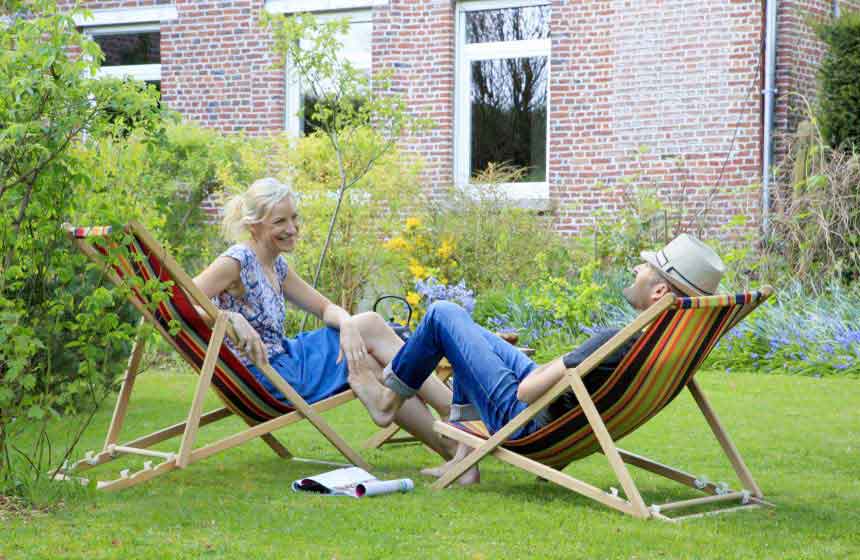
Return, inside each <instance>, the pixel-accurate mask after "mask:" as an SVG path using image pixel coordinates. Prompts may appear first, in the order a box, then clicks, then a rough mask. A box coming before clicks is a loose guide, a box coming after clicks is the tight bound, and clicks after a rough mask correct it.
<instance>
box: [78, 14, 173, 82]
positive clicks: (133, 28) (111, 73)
mask: <svg viewBox="0 0 860 560" xmlns="http://www.w3.org/2000/svg"><path fill="white" fill-rule="evenodd" d="M177 17H178V14H177V12H176V6H173V5H164V6H149V7H145V8H115V9H104V10H92V11H91V12H90V13H89V14H75V16H74V20H75V24H76V25H78V26H79V27H81V30H82V31H83V32H84V33H86V34H87V35H89V36H90V37H91V38H93V37H98V36H100V35H102V36H103V35H124V34H129V33H152V32H158V33H161V23H162V22H165V21H170V20H174V19H176V18H177ZM97 76H98V77H99V78H132V79H135V80H140V81H143V82H160V81H161V64H130V65H123V66H108V67H102V68H100V69H99V71H98V74H97Z"/></svg>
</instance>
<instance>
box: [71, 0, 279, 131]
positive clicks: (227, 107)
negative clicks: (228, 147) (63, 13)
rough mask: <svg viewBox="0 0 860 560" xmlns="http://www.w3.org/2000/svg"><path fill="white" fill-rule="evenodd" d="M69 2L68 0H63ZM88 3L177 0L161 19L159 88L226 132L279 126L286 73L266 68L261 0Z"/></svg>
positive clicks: (170, 102)
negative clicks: (171, 16)
mask: <svg viewBox="0 0 860 560" xmlns="http://www.w3.org/2000/svg"><path fill="white" fill-rule="evenodd" d="M67 3H68V4H71V2H67ZM84 4H85V5H86V7H87V8H88V9H91V10H95V9H103V8H130V7H143V6H152V5H156V4H175V5H176V10H177V14H178V18H177V19H175V20H173V21H170V22H165V23H163V24H162V26H161V79H162V82H161V94H162V99H163V101H164V102H165V103H166V104H167V106H169V107H170V108H171V109H174V110H177V111H179V112H180V113H182V114H183V115H184V116H185V117H187V118H189V119H191V120H195V121H198V122H201V123H203V124H204V125H206V126H211V127H214V128H218V129H220V130H222V131H225V132H240V131H243V132H245V133H247V134H252V135H254V134H266V133H272V132H279V131H282V130H283V128H284V88H285V83H284V73H283V72H281V71H274V70H271V69H270V67H271V65H272V63H273V62H274V57H273V55H272V54H271V48H270V47H271V38H270V37H269V35H268V34H267V33H265V32H264V31H263V30H262V29H261V28H260V27H259V25H258V21H259V15H260V12H261V10H262V7H263V4H264V3H263V0H175V1H167V0H149V1H147V0H137V1H100V0H94V1H92V0H91V1H88V2H84Z"/></svg>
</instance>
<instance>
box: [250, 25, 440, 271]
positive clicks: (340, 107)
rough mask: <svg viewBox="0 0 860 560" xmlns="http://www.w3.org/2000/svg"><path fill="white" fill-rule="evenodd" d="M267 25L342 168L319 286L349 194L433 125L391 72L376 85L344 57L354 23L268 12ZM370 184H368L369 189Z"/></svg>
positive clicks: (338, 173)
mask: <svg viewBox="0 0 860 560" xmlns="http://www.w3.org/2000/svg"><path fill="white" fill-rule="evenodd" d="M261 23H262V25H263V26H265V27H267V28H269V29H271V32H272V35H273V37H274V44H273V49H274V52H275V54H276V55H277V56H278V57H279V61H278V66H280V67H286V66H287V65H289V67H290V68H291V71H292V72H293V73H294V74H295V76H296V78H298V81H299V82H300V83H301V84H302V87H303V88H304V89H305V91H308V92H309V93H310V96H309V97H310V99H312V100H313V101H314V102H313V104H312V106H311V107H310V108H308V107H305V109H304V110H305V111H308V112H310V115H308V116H309V118H310V120H311V121H312V122H313V123H314V124H315V126H316V127H317V134H319V135H320V136H321V137H322V138H325V139H326V140H327V141H328V143H329V147H330V148H331V155H332V157H333V160H334V161H335V162H336V164H337V165H336V167H335V171H336V173H335V174H333V175H332V176H331V177H332V179H333V180H331V181H330V182H329V183H328V184H327V187H328V189H329V190H330V191H331V192H333V193H336V197H335V198H336V203H335V205H334V207H333V211H332V214H331V216H332V217H331V221H330V224H329V227H328V233H327V235H326V237H325V242H324V243H323V244H322V251H321V252H320V255H319V261H318V263H317V268H316V272H315V273H314V279H313V285H314V286H315V287H316V286H317V285H318V282H319V278H320V274H321V272H322V266H323V263H324V261H325V257H326V254H327V252H328V248H329V246H330V244H331V241H332V239H333V237H334V234H335V232H334V229H335V225H336V223H337V219H338V214H339V212H340V208H341V204H342V202H343V201H344V199H345V196H346V194H347V190H348V189H350V188H352V187H357V186H358V185H359V183H361V182H362V180H363V179H364V177H365V176H366V175H367V174H368V173H369V172H370V171H371V170H372V169H373V168H374V166H375V165H376V164H377V163H378V162H379V161H380V160H381V158H383V157H384V156H386V155H390V154H391V153H392V152H393V151H394V148H395V145H396V143H397V141H398V140H399V139H400V138H401V137H402V136H403V135H405V134H407V133H417V132H420V131H422V130H424V129H426V128H427V127H428V126H429V122H428V121H426V120H421V119H417V118H415V117H413V116H412V115H411V114H410V113H409V112H407V109H406V103H405V101H404V99H403V98H402V97H401V96H400V95H397V94H395V93H393V90H392V83H391V75H392V72H391V71H390V70H388V71H385V72H381V73H378V74H376V75H374V76H373V77H372V81H371V76H368V75H366V74H365V73H363V72H362V71H360V70H359V69H357V68H355V66H353V65H352V63H351V62H350V61H349V60H348V59H347V58H346V57H343V56H341V48H340V47H341V43H340V39H339V36H340V35H342V34H344V33H345V32H346V30H347V27H348V25H349V23H348V20H346V19H340V20H332V21H328V22H324V21H319V20H317V19H316V17H314V16H313V14H307V13H305V14H298V15H296V16H293V17H282V16H270V15H267V14H265V12H264V17H263V19H262V21H261ZM371 131H372V133H371ZM370 186H371V183H368V182H365V183H364V189H367V188H369V187H370ZM364 195H365V193H359V194H358V195H357V196H359V197H362V196H364ZM342 249H343V248H342Z"/></svg>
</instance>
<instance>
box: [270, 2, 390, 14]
mask: <svg viewBox="0 0 860 560" xmlns="http://www.w3.org/2000/svg"><path fill="white" fill-rule="evenodd" d="M387 5H388V0H316V1H315V2H313V6H311V7H310V8H308V0H267V1H266V8H265V9H266V11H267V12H269V13H270V14H296V13H299V12H329V11H344V10H358V9H363V8H375V7H377V6H387Z"/></svg>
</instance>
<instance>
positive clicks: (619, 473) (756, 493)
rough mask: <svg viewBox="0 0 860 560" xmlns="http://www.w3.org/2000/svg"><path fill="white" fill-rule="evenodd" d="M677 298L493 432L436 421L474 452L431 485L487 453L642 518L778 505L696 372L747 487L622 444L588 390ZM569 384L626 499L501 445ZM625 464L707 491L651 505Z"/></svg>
mask: <svg viewBox="0 0 860 560" xmlns="http://www.w3.org/2000/svg"><path fill="white" fill-rule="evenodd" d="M760 292H761V293H762V296H763V297H762V300H761V301H764V300H765V299H767V297H769V296H770V295H771V294H772V293H773V289H772V288H770V287H769V286H766V287H764V288H763V289H762V290H760ZM675 301H676V298H675V296H674V295H672V294H667V295H666V296H664V297H663V298H662V299H660V301H658V302H657V303H655V304H654V305H653V306H651V307H650V308H649V309H647V310H646V311H644V312H642V313H641V314H640V315H639V316H638V317H637V318H636V319H634V320H633V321H632V322H631V323H630V324H629V325H627V326H626V327H625V328H623V329H622V330H621V331H619V332H618V333H617V334H616V335H615V336H613V337H612V338H611V339H610V340H608V341H607V342H606V343H605V344H604V345H603V346H601V347H600V348H599V349H598V350H597V351H595V352H594V353H593V354H592V355H590V356H589V357H588V358H587V359H586V360H584V361H583V362H582V363H581V364H580V365H579V366H577V367H576V368H571V369H569V370H568V371H567V374H566V376H565V377H564V378H563V379H562V380H561V381H559V382H558V383H557V384H556V385H554V386H553V387H552V388H551V389H550V390H549V391H547V392H546V393H545V394H544V395H543V396H541V397H540V398H539V399H537V400H536V401H535V402H533V403H532V404H531V405H530V406H529V407H528V408H526V409H525V410H523V411H522V412H521V413H520V414H518V415H517V416H516V417H515V418H514V419H512V420H511V421H510V422H509V423H508V424H506V425H505V426H504V427H502V428H501V429H500V430H499V431H497V432H496V433H495V434H493V435H492V436H491V437H488V438H487V439H483V438H481V437H478V436H475V435H472V434H469V433H467V432H465V431H463V430H460V429H458V428H456V427H454V426H451V425H450V424H448V423H446V422H441V421H437V422H436V423H435V424H434V429H435V430H436V431H437V432H439V433H441V434H442V435H445V436H447V437H450V438H452V439H455V440H457V441H459V442H462V443H465V444H466V445H468V446H469V447H471V448H472V452H471V453H469V454H468V455H467V456H466V457H465V458H464V459H463V461H461V462H460V463H458V464H457V465H456V466H454V467H453V468H452V469H451V470H450V471H448V472H447V473H446V474H445V475H444V476H442V477H441V478H440V479H439V480H438V481H436V482H435V483H434V484H433V486H432V487H433V489H435V490H441V489H443V488H445V487H447V486H449V485H450V484H452V483H453V482H454V481H456V480H457V479H458V478H459V477H460V476H461V475H462V474H463V473H465V472H466V471H467V470H468V469H469V468H471V467H472V466H474V465H476V464H477V463H478V462H479V461H481V460H482V459H483V458H485V457H486V456H488V455H493V456H495V457H496V458H498V459H500V460H502V461H504V462H506V463H509V464H511V465H513V466H515V467H519V468H521V469H524V470H526V471H528V472H530V473H533V474H535V475H537V476H538V477H540V478H541V479H544V480H547V481H550V482H553V483H555V484H558V485H560V486H562V487H564V488H567V489H569V490H572V491H574V492H577V493H579V494H582V495H583V496H586V497H588V498H591V499H593V500H596V501H598V502H600V503H602V504H604V505H606V506H609V507H611V508H614V509H616V510H618V511H621V512H623V513H626V514H629V515H632V516H633V517H637V518H642V519H645V518H656V519H661V520H664V521H677V520H680V519H689V518H692V517H699V516H703V515H712V514H716V513H721V512H728V511H736V510H742V509H747V508H753V507H761V506H771V507H772V506H773V504H770V503H769V502H766V501H765V500H764V496H763V494H762V491H761V489H760V488H759V486H758V484H756V482H755V480H754V479H753V476H752V473H751V472H750V470H749V469H748V468H747V466H746V464H745V463H744V460H743V458H742V457H741V455H740V453H739V452H738V449H737V448H736V447H735V445H734V444H733V443H732V441H731V439H730V438H729V435H728V433H727V432H726V430H725V428H723V425H722V423H721V422H720V420H719V419H718V418H717V415H716V413H715V412H714V409H713V408H712V407H711V405H710V403H709V402H708V400H707V399H706V398H705V394H704V392H703V391H702V389H701V387H699V384H698V383H696V381H695V379H693V378H692V377H691V378H690V380H689V382H688V383H687V388H688V390H689V391H690V393H691V394H692V396H693V399H694V400H695V402H696V404H697V405H698V407H699V410H700V411H701V412H702V415H703V416H704V417H705V420H706V421H707V423H708V426H709V427H710V429H711V431H712V432H713V434H714V436H715V438H716V439H717V441H718V442H719V444H720V447H721V448H722V450H723V452H724V453H725V455H726V457H727V458H728V460H729V462H730V463H731V465H732V467H733V469H734V471H735V474H736V475H737V476H738V479H739V480H740V482H741V484H742V486H743V490H740V491H733V490H730V489H728V488H726V487H725V486H721V485H717V484H714V483H712V482H708V481H706V480H700V479H698V478H697V477H696V476H694V475H692V474H689V473H687V472H684V471H682V470H679V469H676V468H673V467H670V466H667V465H664V464H661V463H659V462H657V461H654V460H652V459H649V458H647V457H643V456H640V455H637V454H635V453H631V452H629V451H625V450H623V449H621V448H619V447H618V446H617V445H616V444H615V441H614V440H613V438H612V436H611V435H610V433H609V431H608V430H607V428H606V425H605V424H604V421H603V419H602V418H601V416H600V413H599V412H598V410H597V408H596V406H595V404H594V401H593V400H592V398H591V395H589V393H588V390H587V389H586V387H585V384H584V383H583V381H582V378H583V376H585V375H586V374H588V372H590V371H591V370H593V369H594V368H595V367H596V366H597V365H599V364H600V363H601V362H602V361H603V360H604V359H605V358H606V357H607V356H608V355H610V354H611V353H612V352H614V351H615V350H616V349H618V348H619V347H620V346H621V345H623V344H624V343H625V342H626V341H628V340H629V339H630V338H631V337H633V336H634V335H636V333H639V332H641V331H642V330H643V329H645V328H647V327H648V326H649V325H651V324H652V323H653V322H654V321H655V320H656V319H657V318H658V317H659V316H660V315H661V314H662V313H663V312H664V311H666V310H667V309H669V308H670V307H672V306H673V305H674V304H675ZM455 375H456V373H455ZM568 389H572V390H573V392H574V394H575V395H576V398H577V399H578V401H579V403H580V406H581V407H582V409H583V412H584V413H585V416H586V417H587V419H588V423H589V425H590V427H591V429H592V430H593V432H594V435H595V436H596V438H597V440H598V441H599V443H600V451H601V452H602V453H603V454H604V455H605V456H606V458H607V460H608V462H609V466H610V467H611V469H612V471H613V472H614V474H615V476H616V477H617V479H618V482H619V483H620V485H621V487H622V488H623V490H624V494H625V496H626V499H625V498H623V497H621V496H619V495H618V492H617V490H614V489H613V491H611V492H605V491H603V490H601V489H600V488H598V487H596V486H594V485H591V484H589V483H587V482H584V481H582V480H579V479H577V478H574V477H573V476H571V475H569V474H566V473H564V472H562V471H560V470H557V469H555V468H552V467H550V466H547V465H544V464H542V463H540V462H538V461H535V460H533V459H531V458H529V457H525V456H523V455H521V454H519V453H516V452H514V451H511V450H508V449H505V448H503V447H501V445H502V444H503V443H504V442H505V440H506V439H507V438H508V437H509V436H510V435H511V434H513V433H514V432H516V431H517V430H518V429H519V428H520V427H521V426H523V425H524V424H525V423H526V422H528V421H529V420H531V419H532V418H533V417H534V416H535V415H536V414H538V413H539V412H540V411H541V410H543V409H544V408H545V407H546V406H547V405H549V404H550V403H551V402H552V401H553V400H555V399H556V398H557V397H558V396H559V395H561V394H562V393H563V392H564V391H566V390H568ZM626 464H630V465H634V466H636V467H639V468H641V469H644V470H647V471H650V472H652V473H655V474H657V475H660V476H662V477H665V478H667V479H669V480H672V481H675V482H678V483H680V484H683V485H686V486H689V487H690V488H693V489H696V490H699V491H701V492H703V493H704V494H706V496H703V497H699V498H692V499H688V500H680V501H675V502H668V503H663V504H659V505H651V506H647V505H646V504H645V501H644V499H643V498H642V495H641V494H640V493H639V490H638V488H637V487H636V484H635V483H634V481H633V478H632V477H631V475H630V472H629V471H628V469H627V467H626ZM725 502H735V504H733V505H730V506H729V507H725V508H722V509H717V510H711V511H708V512H706V513H698V514H692V515H687V516H680V517H669V516H667V515H665V513H666V512H669V511H675V510H679V509H682V508H689V507H696V506H704V505H708V504H722V503H725Z"/></svg>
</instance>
